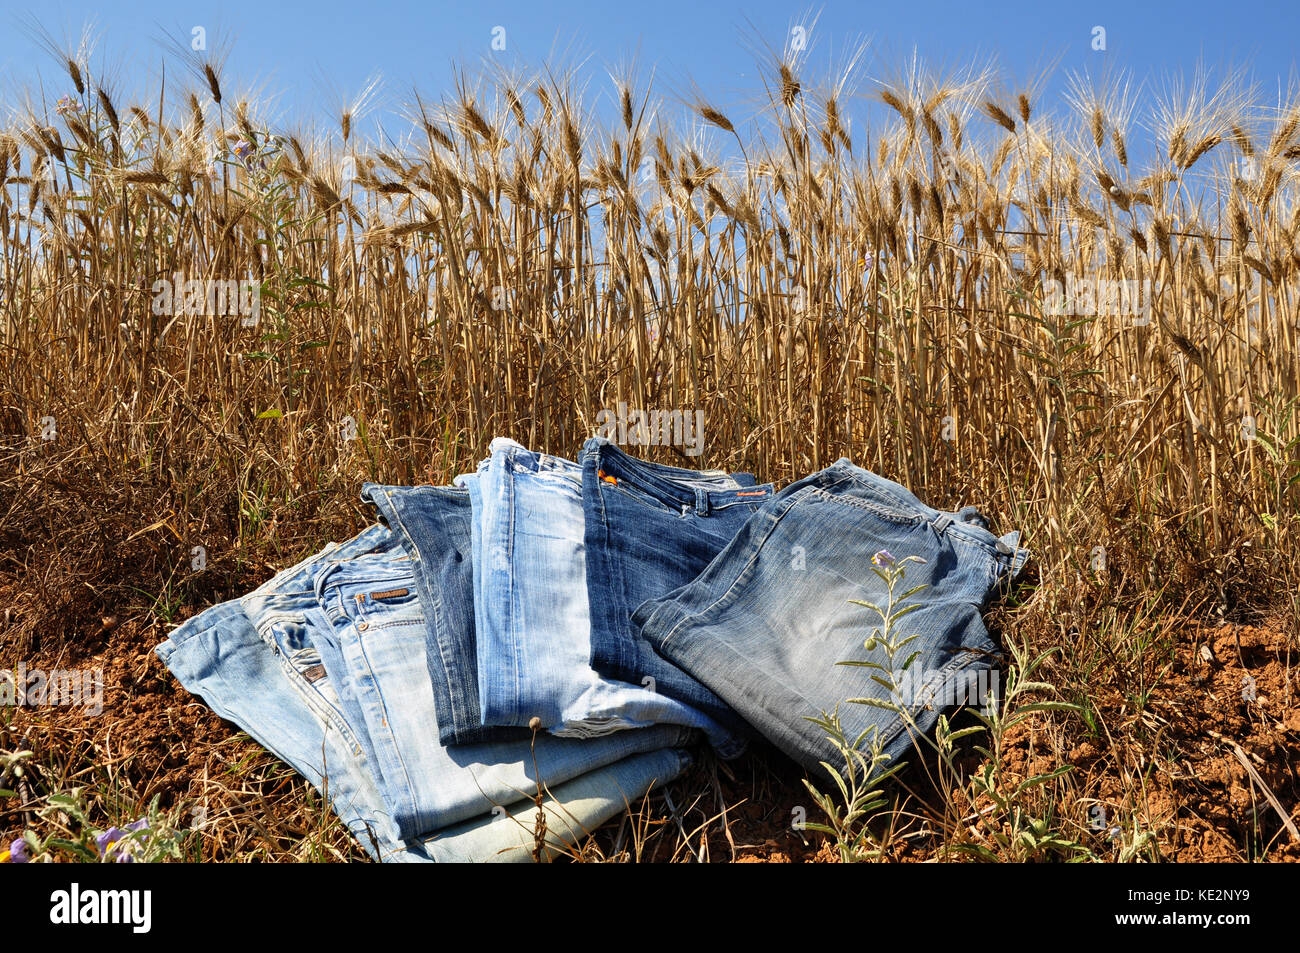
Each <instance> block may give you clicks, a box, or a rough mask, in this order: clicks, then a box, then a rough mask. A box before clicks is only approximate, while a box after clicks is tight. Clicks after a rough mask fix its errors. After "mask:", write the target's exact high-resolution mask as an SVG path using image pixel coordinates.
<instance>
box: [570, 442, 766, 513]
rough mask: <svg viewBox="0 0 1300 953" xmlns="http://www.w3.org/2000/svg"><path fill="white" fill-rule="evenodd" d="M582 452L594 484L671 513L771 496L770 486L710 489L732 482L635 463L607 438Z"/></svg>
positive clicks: (719, 473) (720, 474)
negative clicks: (646, 499)
mask: <svg viewBox="0 0 1300 953" xmlns="http://www.w3.org/2000/svg"><path fill="white" fill-rule="evenodd" d="M582 449H583V461H584V465H585V464H588V463H590V465H593V466H594V467H595V469H596V478H597V479H598V480H602V481H604V482H606V483H610V484H613V485H622V486H625V487H629V488H631V489H633V490H635V491H637V492H640V493H644V494H646V495H647V496H650V497H653V498H654V499H656V500H658V501H659V502H661V503H664V504H666V505H668V506H671V507H673V508H674V509H684V508H693V509H694V510H695V512H696V513H697V514H699V515H701V516H703V515H706V514H707V513H708V512H709V510H711V509H716V508H718V507H721V506H728V505H731V504H733V503H748V502H757V503H762V502H763V501H764V500H766V499H770V498H771V497H772V495H773V492H774V487H773V485H772V484H771V483H763V484H759V485H750V486H739V487H735V488H721V487H719V488H716V489H714V488H712V486H711V484H712V485H715V486H716V484H717V483H718V482H719V481H721V480H724V479H732V478H731V477H729V476H728V474H726V473H725V472H723V471H716V470H714V471H703V470H685V469H682V468H681V467H669V466H664V465H662V464H657V463H648V462H646V461H644V460H638V459H636V458H635V457H632V456H629V455H628V454H626V453H624V452H623V451H622V450H620V449H619V448H618V447H617V446H616V445H615V444H613V443H611V442H610V441H609V438H607V437H592V438H591V439H590V440H588V441H587V442H586V443H585V444H584V445H583V448H582Z"/></svg>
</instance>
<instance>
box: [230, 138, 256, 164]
mask: <svg viewBox="0 0 1300 953" xmlns="http://www.w3.org/2000/svg"><path fill="white" fill-rule="evenodd" d="M231 151H232V152H233V153H234V154H235V155H236V156H237V157H238V158H239V159H241V160H242V161H244V162H247V161H248V160H249V158H250V157H251V156H252V154H253V144H252V143H251V142H249V141H248V140H247V139H240V140H239V141H238V142H236V143H235V145H234V146H233V147H232V149H231Z"/></svg>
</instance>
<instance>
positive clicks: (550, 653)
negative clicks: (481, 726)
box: [475, 438, 722, 738]
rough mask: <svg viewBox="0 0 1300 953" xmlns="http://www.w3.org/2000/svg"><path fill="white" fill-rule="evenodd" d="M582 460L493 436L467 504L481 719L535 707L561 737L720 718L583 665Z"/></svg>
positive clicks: (517, 715) (515, 720)
mask: <svg viewBox="0 0 1300 953" xmlns="http://www.w3.org/2000/svg"><path fill="white" fill-rule="evenodd" d="M581 480H582V478H581V470H580V468H579V467H578V465H577V464H576V463H573V462H572V461H569V460H564V459H562V458H559V457H553V456H549V455H547V454H541V453H534V452H532V451H530V450H527V449H525V448H524V447H523V446H521V445H520V444H518V443H516V442H515V441H513V440H509V439H507V438H497V439H496V440H493V441H492V444H491V457H490V458H489V465H488V468H487V470H486V472H485V473H481V474H480V475H479V480H478V486H479V489H480V492H481V509H480V510H478V511H476V513H475V521H476V522H477V523H478V524H479V527H480V538H481V540H482V545H481V547H480V549H479V550H478V551H477V552H476V557H475V558H476V559H480V560H481V562H482V568H481V569H480V570H479V572H480V580H481V585H482V593H481V597H482V598H481V601H480V604H481V605H482V606H483V614H482V616H481V617H480V618H479V619H478V620H477V621H478V639H477V647H478V681H479V698H480V703H481V705H482V710H483V718H484V721H485V722H488V723H490V724H498V725H504V724H512V725H526V724H528V722H529V721H530V719H532V718H534V717H536V718H539V719H540V720H541V724H542V725H543V726H544V727H546V728H547V729H548V730H549V731H550V732H551V733H552V734H554V735H557V736H560V737H573V738H594V737H598V736H601V735H607V734H609V733H610V732H614V731H623V730H626V729H629V728H644V727H647V726H649V725H654V724H676V725H686V726H690V727H696V728H701V729H703V730H704V731H705V732H706V733H707V734H709V735H710V736H711V737H714V738H718V737H720V736H721V731H722V730H721V728H720V727H719V726H718V725H716V724H715V723H713V722H712V721H711V720H710V719H709V718H708V717H706V716H705V715H703V714H702V713H700V712H698V711H696V710H694V709H693V708H691V707H690V706H688V705H686V704H684V703H683V702H681V701H677V700H675V699H673V698H670V697H667V696H665V695H663V694H660V693H658V692H656V691H654V690H653V689H652V688H649V687H647V686H644V685H634V684H629V683H627V682H622V681H617V680H612V679H606V678H603V677H601V676H599V675H597V674H596V673H595V672H594V671H593V670H592V668H591V661H590V659H591V637H590V631H591V627H590V612H589V607H588V602H587V576H586V569H585V561H584V558H583V511H582V482H581Z"/></svg>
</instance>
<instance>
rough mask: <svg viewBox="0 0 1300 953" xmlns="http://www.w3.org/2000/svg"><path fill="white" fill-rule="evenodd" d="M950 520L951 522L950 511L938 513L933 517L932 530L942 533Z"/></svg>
mask: <svg viewBox="0 0 1300 953" xmlns="http://www.w3.org/2000/svg"><path fill="white" fill-rule="evenodd" d="M951 522H952V514H951V513H940V514H939V515H938V516H937V517H935V520H934V531H935V532H936V533H940V534H942V533H943V531H944V530H946V529H947V528H948V524H949V523H951Z"/></svg>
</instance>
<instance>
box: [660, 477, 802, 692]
mask: <svg viewBox="0 0 1300 953" xmlns="http://www.w3.org/2000/svg"><path fill="white" fill-rule="evenodd" d="M814 489H816V488H815V487H804V488H803V489H800V490H798V491H796V492H795V493H794V494H792V495H791V497H790V499H789V500H786V501H783V502H784V506H782V507H781V509H780V512H779V514H778V513H772V514H771V516H772V519H771V520H770V521H768V522H769V525H768V526H767V528H766V529H765V530H764V531H763V535H762V537H761V538H760V539H757V540H753V541H751V542H750V543H749V544H748V546H747V548H748V550H749V557H748V558H747V559H746V560H745V564H744V565H743V566H741V567H740V569H739V570H738V571H737V572H736V575H735V578H734V579H732V580H731V581H730V582H729V583H728V584H727V588H726V591H725V592H723V593H722V595H721V596H719V597H718V599H717V601H715V602H713V603H712V604H711V605H708V606H705V607H704V608H703V609H701V610H700V611H699V612H695V613H689V614H686V615H683V616H682V617H681V618H680V619H678V620H677V621H676V622H675V623H673V626H672V628H671V629H669V630H668V633H667V634H666V635H665V636H664V638H663V642H662V645H663V647H664V648H667V647H668V645H669V643H671V642H672V640H673V639H674V638H676V636H677V633H678V630H679V629H681V627H682V625H683V624H684V623H685V622H686V621H687V620H690V619H700V618H702V617H703V616H705V615H706V614H708V613H710V612H714V611H715V610H718V609H719V608H720V607H725V606H727V605H730V604H731V603H732V602H734V601H735V599H736V598H737V596H736V588H737V586H739V584H740V580H741V579H742V578H744V576H745V574H746V573H747V572H748V571H749V570H750V569H751V568H753V565H754V562H755V560H757V559H758V554H759V552H760V551H761V550H762V548H763V546H764V545H765V544H766V543H767V541H768V539H770V538H771V536H772V534H773V533H774V532H776V528H777V526H779V525H780V523H781V520H783V519H785V517H786V515H787V514H788V513H789V512H790V510H791V509H793V508H794V507H795V505H796V504H798V503H799V502H800V500H801V499H805V498H806V497H807V496H809V495H810V492H809V491H811V490H814ZM757 516H758V514H757V513H755V514H754V515H753V516H751V517H750V520H753V519H755V518H756V517H757ZM748 526H749V520H747V521H746V522H745V526H744V527H742V528H741V529H740V531H739V532H744V529H745V527H748ZM706 571H707V570H706ZM698 578H699V577H696V580H697V581H698ZM693 584H694V583H692V585H693ZM675 605H676V603H668V604H665V605H664V606H661V607H660V608H668V607H669V606H675ZM657 611H658V610H656V613H657ZM654 615H655V613H652V614H651V616H650V619H647V620H646V622H650V621H651V619H653V618H654ZM715 694H716V693H715Z"/></svg>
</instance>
